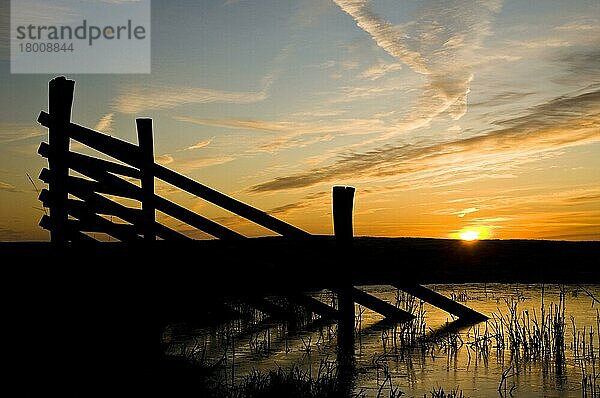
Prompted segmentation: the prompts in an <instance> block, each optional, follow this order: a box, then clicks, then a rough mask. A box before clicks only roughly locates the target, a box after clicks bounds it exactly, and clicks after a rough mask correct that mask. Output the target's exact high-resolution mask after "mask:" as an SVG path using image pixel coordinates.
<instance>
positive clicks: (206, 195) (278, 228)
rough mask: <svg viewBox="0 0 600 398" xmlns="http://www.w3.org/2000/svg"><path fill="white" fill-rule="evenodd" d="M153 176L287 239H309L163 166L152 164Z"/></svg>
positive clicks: (285, 224) (306, 233)
mask: <svg viewBox="0 0 600 398" xmlns="http://www.w3.org/2000/svg"><path fill="white" fill-rule="evenodd" d="M154 175H155V176H156V178H159V179H161V180H163V181H165V182H168V183H169V184H171V185H174V186H176V187H177V188H180V189H183V190H184V191H187V192H189V193H191V194H193V195H196V196H198V197H200V198H202V199H204V200H206V201H208V202H211V203H213V204H215V205H217V206H220V207H222V208H223V209H225V210H228V211H230V212H232V213H234V214H237V215H238V216H241V217H244V218H246V219H248V220H250V221H252V222H254V223H256V224H258V225H260V226H263V227H265V228H267V229H269V230H271V231H273V232H277V233H278V234H281V235H283V236H288V237H296V238H298V237H309V236H310V234H309V233H308V232H305V231H303V230H301V229H300V228H297V227H294V226H293V225H291V224H288V223H286V222H284V221H281V220H279V219H277V218H275V217H273V216H270V215H269V214H267V213H265V212H264V211H262V210H259V209H257V208H256V207H252V206H250V205H247V204H246V203H243V202H240V201H239V200H236V199H233V198H231V197H229V196H227V195H225V194H222V193H221V192H219V191H216V190H214V189H212V188H209V187H207V186H206V185H203V184H200V183H199V182H197V181H194V180H192V179H191V178H188V177H186V176H184V175H181V174H179V173H176V172H174V171H172V170H170V169H168V168H166V167H164V166H161V165H159V164H154Z"/></svg>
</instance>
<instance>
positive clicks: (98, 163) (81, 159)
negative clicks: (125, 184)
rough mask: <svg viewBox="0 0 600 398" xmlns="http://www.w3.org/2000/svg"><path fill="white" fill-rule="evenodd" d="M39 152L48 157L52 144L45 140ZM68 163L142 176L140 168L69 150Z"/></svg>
mask: <svg viewBox="0 0 600 398" xmlns="http://www.w3.org/2000/svg"><path fill="white" fill-rule="evenodd" d="M38 154H40V155H41V156H42V157H44V158H46V159H48V158H50V156H51V150H50V145H48V144H47V143H45V142H42V143H41V144H40V147H39V148H38ZM66 156H67V165H68V166H69V167H70V168H73V166H74V165H77V164H84V165H85V166H86V167H88V168H89V167H92V168H95V169H97V170H104V171H108V172H109V173H113V174H119V175H122V176H126V177H132V178H140V177H141V173H140V171H139V170H138V169H136V168H133V167H129V166H126V165H123V164H119V163H114V162H110V161H108V160H103V159H98V158H94V157H91V156H87V155H82V154H80V153H76V152H71V151H69V152H67V154H66Z"/></svg>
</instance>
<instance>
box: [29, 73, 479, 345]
mask: <svg viewBox="0 0 600 398" xmlns="http://www.w3.org/2000/svg"><path fill="white" fill-rule="evenodd" d="M74 88H75V82H74V81H72V80H68V79H66V78H65V77H63V76H59V77H57V78H55V79H53V80H51V81H50V83H49V107H48V108H49V112H48V113H47V112H44V111H42V112H41V113H40V115H39V117H38V122H39V123H41V124H42V125H43V126H45V127H47V128H48V129H49V134H48V135H49V142H48V143H45V142H42V143H41V145H40V147H39V150H38V152H39V154H40V155H42V156H43V157H45V158H47V159H48V164H49V167H48V168H47V169H46V168H44V169H42V172H41V174H40V179H41V180H42V181H44V182H45V183H47V184H48V189H43V190H42V192H41V193H40V200H41V201H42V202H43V204H44V206H45V207H47V208H49V209H50V215H49V216H48V215H45V216H43V218H42V220H41V222H40V225H41V226H42V227H43V228H45V229H47V230H49V231H50V237H51V241H52V242H53V243H56V244H58V245H59V246H60V245H63V244H65V243H67V242H79V241H95V240H96V239H94V238H93V237H91V236H89V235H88V234H87V233H90V232H101V233H105V234H107V235H110V236H112V237H114V238H116V239H118V240H120V241H123V242H138V241H139V242H143V241H149V242H151V241H155V240H156V239H157V238H160V239H165V240H189V239H190V238H189V237H187V236H186V235H183V234H182V233H180V232H178V231H176V230H174V229H172V228H169V227H168V226H166V225H164V224H161V223H159V222H157V220H156V211H157V210H158V211H160V212H162V213H165V214H167V215H168V216H171V217H173V218H175V219H177V220H180V221H182V222H184V223H186V224H188V225H190V226H192V227H194V228H196V229H198V230H201V231H203V232H205V233H208V234H210V235H212V236H214V237H215V238H218V239H224V240H225V239H228V240H236V239H238V240H239V239H244V238H245V237H244V236H243V235H241V234H239V233H237V232H235V231H233V230H231V229H229V228H227V227H225V226H223V225H220V224H218V223H216V222H214V221H212V220H210V219H208V218H206V217H204V216H202V215H200V214H197V213H195V212H193V211H191V210H189V209H186V208H185V207H182V206H180V205H178V204H176V203H174V202H172V201H170V200H168V199H166V198H164V197H161V196H159V195H157V194H156V192H155V184H154V183H155V180H156V179H159V180H162V181H164V182H166V183H169V184H171V185H173V186H175V187H177V188H179V189H181V190H183V191H186V192H188V193H190V194H192V195H195V196H197V197H199V198H202V199H204V200H206V201H208V202H210V203H213V204H215V205H217V206H220V207H221V208H223V209H225V210H228V211H230V212H232V213H234V214H237V215H238V216H241V217H243V218H245V219H247V220H250V221H252V222H254V223H256V224H258V225H261V226H263V227H265V228H267V229H269V230H271V231H273V232H276V233H278V234H280V235H282V236H284V237H290V238H295V239H299V238H308V237H310V236H311V235H310V234H309V233H307V232H305V231H303V230H301V229H300V228H297V227H295V226H293V225H290V224H288V223H286V222H284V221H281V220H279V219H277V218H275V217H273V216H270V215H269V214H267V213H265V212H263V211H261V210H259V209H257V208H255V207H252V206H250V205H248V204H245V203H242V202H240V201H238V200H236V199H233V198H231V197H229V196H227V195H225V194H223V193H220V192H218V191H216V190H214V189H212V188H209V187H207V186H206V185H203V184H201V183H199V182H197V181H194V180H192V179H190V178H188V177H185V176H183V175H181V174H179V173H176V172H174V171H172V170H170V169H168V168H166V167H164V166H162V165H160V164H157V163H156V162H155V161H154V142H153V128H152V119H147V118H139V119H136V127H137V136H138V145H134V144H131V143H129V142H126V141H123V140H120V139H117V138H114V137H111V136H108V135H106V134H103V133H101V132H98V131H95V130H92V129H89V128H86V127H83V126H80V125H77V124H75V123H72V122H71V107H72V104H73V92H74ZM71 140H73V141H76V142H79V143H80V144H83V145H85V146H87V147H89V148H91V149H94V150H96V151H98V152H100V153H102V154H104V155H107V156H109V157H111V158H113V159H115V160H117V161H119V162H120V163H117V162H114V161H110V160H105V159H100V158H96V157H92V156H88V155H85V154H82V153H77V152H73V151H72V150H71V149H70V142H71ZM70 170H72V171H74V172H76V173H79V174H80V175H82V176H84V177H86V178H82V177H78V176H75V175H71V173H70ZM132 179H133V180H138V181H139V185H136V184H134V183H133V182H131V180H132ZM332 194H333V195H332V196H333V220H334V231H335V237H336V239H337V241H338V244H339V245H338V248H339V251H340V256H339V260H340V262H342V263H348V262H349V261H351V252H352V250H351V248H352V238H353V231H352V208H353V200H354V188H352V187H342V186H337V187H334V188H333V192H332ZM106 195H108V196H117V197H121V198H127V199H132V200H134V201H138V202H139V203H141V206H139V208H133V207H128V206H125V205H123V204H121V203H118V202H117V201H115V200H112V199H110V198H109V197H107V196H106ZM113 216H114V217H117V218H119V219H121V220H123V222H118V223H117V222H114V221H113V219H112V217H113ZM107 217H108V218H107ZM307 245H308V244H307ZM346 279H347V278H345V277H344V275H343V273H340V274H339V281H337V282H336V284H337V286H332V287H331V289H332V290H334V291H336V292H337V293H338V298H339V300H338V308H337V309H334V308H331V307H328V306H327V305H325V304H324V303H321V302H319V301H318V300H316V299H313V298H312V297H310V296H307V295H304V294H302V293H301V292H300V293H298V292H290V293H289V294H288V299H289V300H290V301H291V302H296V303H299V304H301V305H303V306H305V307H307V308H309V309H310V310H312V311H313V312H315V313H318V314H320V315H321V316H323V317H325V318H338V319H340V321H343V322H341V326H342V327H341V328H340V339H341V340H344V341H347V342H349V343H350V345H351V344H352V341H353V340H352V333H353V329H354V303H359V304H362V305H363V306H365V307H367V308H370V309H372V310H373V311H376V312H378V313H380V314H382V315H384V316H385V317H386V318H390V319H394V320H396V321H407V320H410V319H413V318H414V315H412V314H410V313H408V312H406V311H403V310H401V309H400V308H397V307H395V306H393V305H391V304H389V303H387V302H384V301H382V300H380V299H378V298H376V297H374V296H371V295H369V294H367V293H365V292H363V291H361V290H359V289H357V288H355V287H354V286H353V284H352V282H351V281H350V280H347V281H346ZM393 282H394V281H391V282H390V283H392V284H394V286H396V287H398V288H399V289H401V290H404V291H406V292H408V293H410V294H412V295H413V296H416V297H419V298H421V299H422V300H424V301H427V302H429V303H431V304H433V305H435V306H437V307H439V308H442V309H444V310H446V311H448V312H450V313H452V314H454V315H457V316H458V317H460V318H462V319H466V320H471V321H481V320H485V319H487V318H486V317H485V316H484V315H482V314H480V313H478V312H476V311H473V310H472V309H470V308H468V307H466V306H464V305H462V304H459V303H456V302H454V301H452V300H450V299H448V298H446V297H444V296H442V295H440V294H438V293H436V292H434V291H432V290H429V289H427V288H425V287H423V286H420V285H416V284H408V285H406V284H402V283H393ZM259 296H260V294H259ZM249 300H251V301H252V303H254V304H253V305H255V306H258V307H259V308H263V309H265V311H267V312H272V313H278V312H281V311H283V310H282V309H277V308H274V307H273V304H272V303H269V302H268V301H265V300H264V298H262V297H254V298H251V299H250V298H249ZM348 336H349V337H348ZM346 337H348V338H346Z"/></svg>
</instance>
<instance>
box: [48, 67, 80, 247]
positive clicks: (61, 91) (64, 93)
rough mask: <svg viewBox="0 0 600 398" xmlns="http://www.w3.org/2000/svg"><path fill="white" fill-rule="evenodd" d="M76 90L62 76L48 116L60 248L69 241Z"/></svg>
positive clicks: (53, 84)
mask: <svg viewBox="0 0 600 398" xmlns="http://www.w3.org/2000/svg"><path fill="white" fill-rule="evenodd" d="M74 90H75V81H73V80H68V79H67V78H65V77H64V76H58V77H56V78H54V79H52V80H50V83H48V112H49V113H50V116H51V118H52V122H51V123H52V124H51V126H50V128H49V130H48V142H49V144H50V156H49V158H48V168H49V169H50V172H51V173H52V181H51V183H50V184H49V186H48V189H49V191H50V193H51V194H52V197H53V200H54V206H52V207H51V208H50V221H51V230H50V241H51V242H52V243H56V244H64V243H65V242H67V241H68V231H67V221H68V218H69V216H68V212H67V200H68V198H69V193H68V189H67V181H68V176H69V166H68V164H67V155H68V153H69V143H70V141H69V135H68V134H67V126H68V124H69V123H70V122H71V106H72V105H73V91H74Z"/></svg>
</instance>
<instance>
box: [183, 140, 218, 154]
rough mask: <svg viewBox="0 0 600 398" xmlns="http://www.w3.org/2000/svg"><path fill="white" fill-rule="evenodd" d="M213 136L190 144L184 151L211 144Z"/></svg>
mask: <svg viewBox="0 0 600 398" xmlns="http://www.w3.org/2000/svg"><path fill="white" fill-rule="evenodd" d="M214 138H215V137H212V138H209V139H207V140H203V141H200V142H197V143H195V144H194V145H190V146H189V147H187V148H185V149H184V151H191V150H194V149H200V148H204V147H207V146H209V145H210V144H211V142H212V141H213V139H214Z"/></svg>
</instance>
